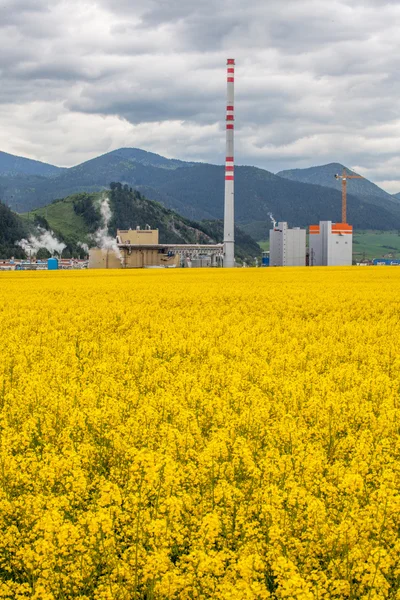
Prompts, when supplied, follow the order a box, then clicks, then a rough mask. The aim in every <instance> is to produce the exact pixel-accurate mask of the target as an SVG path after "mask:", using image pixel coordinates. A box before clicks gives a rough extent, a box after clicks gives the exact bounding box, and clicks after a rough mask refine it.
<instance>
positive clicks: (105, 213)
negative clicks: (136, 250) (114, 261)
mask: <svg viewBox="0 0 400 600" xmlns="http://www.w3.org/2000/svg"><path fill="white" fill-rule="evenodd" d="M100 214H101V220H102V226H101V227H100V229H98V230H97V231H96V233H95V234H94V235H93V239H94V241H95V242H96V245H97V247H98V248H101V250H104V251H107V250H112V251H113V252H114V254H115V255H116V256H117V258H119V259H120V260H122V256H121V252H120V250H119V248H118V244H117V241H116V239H115V238H112V237H110V236H109V235H108V226H109V224H110V221H111V217H112V212H111V208H110V200H109V199H108V198H104V199H103V200H102V201H101V203H100Z"/></svg>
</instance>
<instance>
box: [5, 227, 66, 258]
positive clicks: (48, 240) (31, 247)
mask: <svg viewBox="0 0 400 600" xmlns="http://www.w3.org/2000/svg"><path fill="white" fill-rule="evenodd" d="M37 230H38V233H37V235H33V234H32V235H30V236H29V238H28V239H25V238H23V239H22V240H20V241H19V242H17V246H20V247H21V248H22V249H23V250H24V251H25V252H26V253H27V254H37V252H38V250H39V249H40V248H46V250H48V251H49V252H50V254H54V253H57V254H58V255H59V256H61V254H62V251H63V250H64V248H66V245H65V244H63V243H62V242H59V241H58V239H57V238H56V236H55V235H54V233H53V231H47V230H46V229H43V228H42V227H38V228H37Z"/></svg>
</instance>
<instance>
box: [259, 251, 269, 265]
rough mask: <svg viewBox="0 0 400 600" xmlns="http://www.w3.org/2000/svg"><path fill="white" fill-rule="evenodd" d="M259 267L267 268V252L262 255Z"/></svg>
mask: <svg viewBox="0 0 400 600" xmlns="http://www.w3.org/2000/svg"><path fill="white" fill-rule="evenodd" d="M261 265H262V266H263V267H269V252H263V253H262V261H261Z"/></svg>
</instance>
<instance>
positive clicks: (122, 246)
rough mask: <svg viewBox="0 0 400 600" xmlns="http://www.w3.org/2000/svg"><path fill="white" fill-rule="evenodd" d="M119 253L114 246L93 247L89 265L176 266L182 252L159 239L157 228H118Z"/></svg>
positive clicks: (123, 267)
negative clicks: (172, 249)
mask: <svg viewBox="0 0 400 600" xmlns="http://www.w3.org/2000/svg"><path fill="white" fill-rule="evenodd" d="M116 242H117V245H118V249H119V252H120V257H118V256H117V254H116V253H115V251H114V249H111V248H110V249H107V250H102V249H99V248H91V249H90V252H89V269H140V268H144V267H177V266H179V262H180V257H179V254H176V253H174V252H172V251H171V250H170V249H169V248H168V246H167V245H163V244H159V243H158V229H118V231H117V239H116Z"/></svg>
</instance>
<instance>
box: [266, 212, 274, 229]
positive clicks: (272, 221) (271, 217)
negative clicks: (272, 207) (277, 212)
mask: <svg viewBox="0 0 400 600" xmlns="http://www.w3.org/2000/svg"><path fill="white" fill-rule="evenodd" d="M268 216H269V218H270V219H271V223H272V225H273V227H274V229H275V227H276V221H275V219H274V217H273V215H272V213H268Z"/></svg>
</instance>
